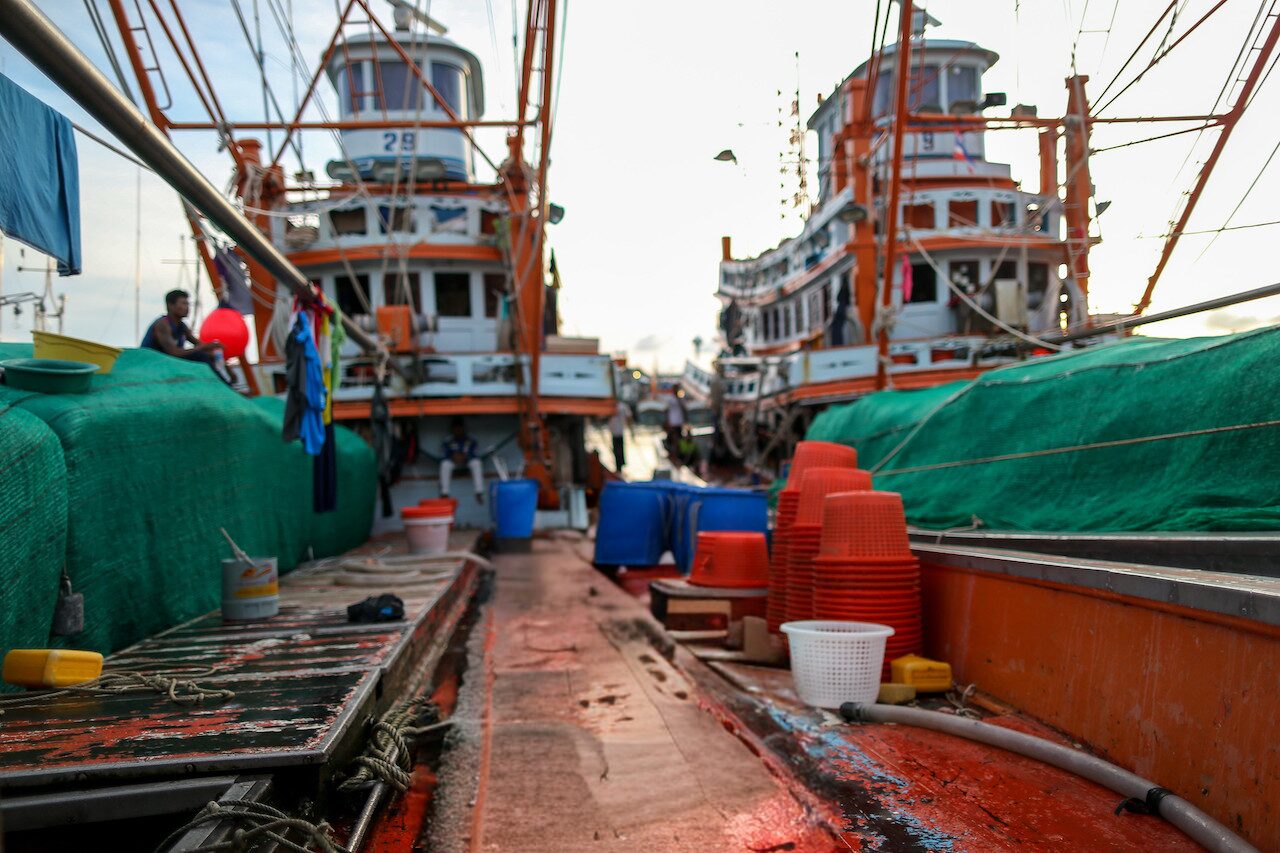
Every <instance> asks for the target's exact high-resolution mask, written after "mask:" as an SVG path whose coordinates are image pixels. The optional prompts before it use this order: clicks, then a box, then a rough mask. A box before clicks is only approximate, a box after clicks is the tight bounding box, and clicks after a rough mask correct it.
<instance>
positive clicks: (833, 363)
mask: <svg viewBox="0 0 1280 853" xmlns="http://www.w3.org/2000/svg"><path fill="white" fill-rule="evenodd" d="M989 343H990V341H989V340H988V339H987V338H983V337H978V336H963V337H953V338H935V339H930V340H921V341H901V342H896V343H892V344H890V345H889V361H890V365H889V373H890V375H902V374H910V373H919V372H923V371H931V370H956V369H964V368H971V367H975V366H979V365H991V364H995V363H998V362H999V361H1001V360H1002V359H995V358H993V357H991V356H990V355H989V354H987V352H986V350H987V345H988V344H989ZM877 358H878V351H877V348H876V347H875V346H874V345H869V344H864V345H860V346H853V347H833V348H830V349H821V350H805V351H801V352H795V353H790V354H789V355H785V356H781V357H779V356H770V357H768V358H759V359H751V358H735V359H727V360H725V361H726V362H732V366H733V367H734V368H735V369H736V373H737V375H735V376H733V377H726V378H725V379H724V380H723V381H724V398H725V399H726V400H728V401H731V402H736V403H750V402H752V401H754V400H755V399H756V398H757V396H759V397H762V398H767V397H770V396H773V395H775V394H779V393H782V392H784V391H787V390H789V389H794V388H798V387H802V386H805V385H820V384H824V383H828V382H840V381H845V380H854V379H865V378H867V377H871V376H875V374H876V367H877ZM753 367H754V368H755V369H754V370H752V368H753ZM711 379H712V378H711V376H710V374H708V373H707V372H706V371H704V370H702V369H700V368H698V367H697V366H696V365H693V364H686V365H685V372H684V381H685V382H687V383H689V384H690V385H692V386H693V388H694V389H695V390H696V391H697V392H700V393H701V394H702V395H704V396H706V395H709V393H710V388H711Z"/></svg>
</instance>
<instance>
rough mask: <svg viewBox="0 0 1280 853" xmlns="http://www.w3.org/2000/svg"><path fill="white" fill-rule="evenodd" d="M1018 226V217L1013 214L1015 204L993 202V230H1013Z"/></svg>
mask: <svg viewBox="0 0 1280 853" xmlns="http://www.w3.org/2000/svg"><path fill="white" fill-rule="evenodd" d="M1016 224H1018V220H1017V216H1016V215H1015V214H1014V212H1013V204H1012V203H1010V202H1007V201H993V202H991V227H992V228H1012V227H1013V226H1014V225H1016Z"/></svg>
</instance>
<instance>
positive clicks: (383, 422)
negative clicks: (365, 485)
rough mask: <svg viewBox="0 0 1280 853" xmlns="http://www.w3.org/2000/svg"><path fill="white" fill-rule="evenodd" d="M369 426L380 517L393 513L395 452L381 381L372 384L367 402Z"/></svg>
mask: <svg viewBox="0 0 1280 853" xmlns="http://www.w3.org/2000/svg"><path fill="white" fill-rule="evenodd" d="M369 427H370V432H371V433H372V435H371V438H372V441H371V442H370V443H371V444H372V445H373V455H374V460H375V461H376V462H377V464H378V494H379V496H380V497H381V498H382V517H383V518H390V517H391V516H392V515H394V514H395V508H394V507H393V506H392V503H391V482H392V473H391V469H392V465H393V456H394V453H395V436H394V435H393V434H392V424H391V409H390V407H389V406H388V405H387V397H386V395H385V394H384V393H383V391H382V381H381V380H378V381H377V382H376V383H375V384H374V386H373V400H372V401H371V402H370V404H369Z"/></svg>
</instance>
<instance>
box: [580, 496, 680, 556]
mask: <svg viewBox="0 0 1280 853" xmlns="http://www.w3.org/2000/svg"><path fill="white" fill-rule="evenodd" d="M666 485H667V484H664V483H618V482H612V483H606V484H605V487H604V491H603V492H601V493H600V521H599V523H598V524H597V526H596V553H595V563H596V565H600V566H653V565H657V563H658V560H660V559H661V558H662V554H663V552H665V551H666V550H667V548H668V547H669V545H668V538H667V534H668V528H669V524H670V519H671V514H672V510H673V503H672V500H671V495H670V490H669V489H668V488H666Z"/></svg>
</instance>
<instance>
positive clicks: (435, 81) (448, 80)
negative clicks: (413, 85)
mask: <svg viewBox="0 0 1280 853" xmlns="http://www.w3.org/2000/svg"><path fill="white" fill-rule="evenodd" d="M431 85H432V86H434V87H435V90H436V91H437V92H439V93H440V97H442V98H444V101H445V103H446V104H448V105H449V107H450V108H451V109H452V110H453V111H454V112H455V113H457V114H458V118H463V119H465V118H466V117H467V110H466V106H465V105H464V104H463V102H462V69H461V68H459V67H458V66H456V65H450V64H449V63H447V62H433V63H431ZM431 101H432V104H431V106H432V109H434V110H435V111H436V112H438V113H443V112H444V110H443V109H441V108H440V105H439V104H438V103H436V102H435V98H432V99H431Z"/></svg>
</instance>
